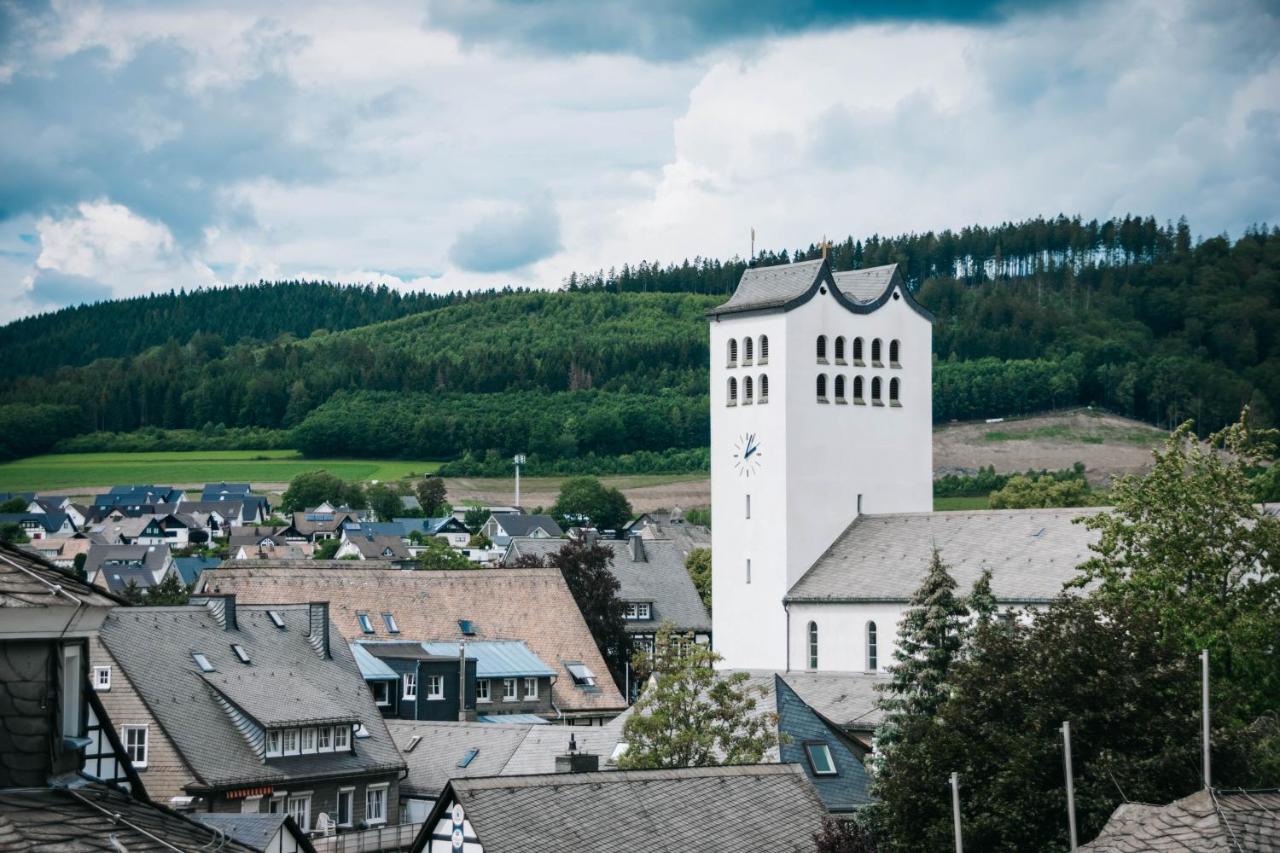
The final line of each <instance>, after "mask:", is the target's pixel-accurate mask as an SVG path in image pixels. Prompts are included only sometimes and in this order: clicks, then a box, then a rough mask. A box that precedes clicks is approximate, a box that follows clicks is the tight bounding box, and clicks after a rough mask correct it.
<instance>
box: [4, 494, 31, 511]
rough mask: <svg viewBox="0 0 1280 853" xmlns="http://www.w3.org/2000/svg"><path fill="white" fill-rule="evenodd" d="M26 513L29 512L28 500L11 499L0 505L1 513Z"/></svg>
mask: <svg viewBox="0 0 1280 853" xmlns="http://www.w3.org/2000/svg"><path fill="white" fill-rule="evenodd" d="M26 511H27V499H26V498H9V499H8V500H7V501H5V502H4V503H0V512H4V513H11V512H26Z"/></svg>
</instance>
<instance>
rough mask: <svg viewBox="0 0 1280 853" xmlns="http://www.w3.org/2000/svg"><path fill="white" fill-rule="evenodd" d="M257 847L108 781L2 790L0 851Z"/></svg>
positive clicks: (237, 852)
mask: <svg viewBox="0 0 1280 853" xmlns="http://www.w3.org/2000/svg"><path fill="white" fill-rule="evenodd" d="M157 839H163V841H158V840H157ZM257 849H259V848H257V847H250V846H247V845H245V844H242V843H240V842H237V841H232V840H230V839H228V838H226V837H225V836H223V835H221V833H219V832H218V831H217V830H215V829H213V828H212V827H208V826H204V825H202V824H199V823H196V822H195V821H194V820H191V819H190V818H187V817H185V816H183V815H180V814H178V813H177V812H173V811H170V810H169V809H167V808H164V807H163V806H158V805H154V804H152V803H145V802H142V801H141V800H135V799H133V798H132V797H130V796H128V795H126V794H124V793H122V792H121V791H119V790H116V789H114V788H111V787H109V786H107V785H102V784H97V783H92V782H85V783H81V784H78V785H76V786H75V787H68V788H22V789H10V790H0V850H32V851H35V850H41V851H63V853H82V851H83V853H90V851H104V853H118V852H119V851H120V850H128V851H129V853H153V851H154V853H160V851H165V853H171V851H173V850H182V851H195V850H209V851H213V850H217V851H222V853H252V851H254V850H257Z"/></svg>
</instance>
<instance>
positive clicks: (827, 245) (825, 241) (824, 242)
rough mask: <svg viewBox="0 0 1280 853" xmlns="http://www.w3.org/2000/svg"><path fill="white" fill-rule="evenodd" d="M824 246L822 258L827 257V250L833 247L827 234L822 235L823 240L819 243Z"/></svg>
mask: <svg viewBox="0 0 1280 853" xmlns="http://www.w3.org/2000/svg"><path fill="white" fill-rule="evenodd" d="M818 245H819V246H820V247H821V248H822V259H823V260H824V261H825V260H826V259H827V250H828V249H830V248H831V241H830V240H828V239H827V235H826V234H823V235H822V242H821V243H819V244H818Z"/></svg>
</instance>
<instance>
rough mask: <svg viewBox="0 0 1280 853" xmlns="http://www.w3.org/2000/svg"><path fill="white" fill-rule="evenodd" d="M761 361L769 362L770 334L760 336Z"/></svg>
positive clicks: (762, 362) (763, 362)
mask: <svg viewBox="0 0 1280 853" xmlns="http://www.w3.org/2000/svg"><path fill="white" fill-rule="evenodd" d="M760 363H761V364H768V363H769V336H768V335H761V336H760Z"/></svg>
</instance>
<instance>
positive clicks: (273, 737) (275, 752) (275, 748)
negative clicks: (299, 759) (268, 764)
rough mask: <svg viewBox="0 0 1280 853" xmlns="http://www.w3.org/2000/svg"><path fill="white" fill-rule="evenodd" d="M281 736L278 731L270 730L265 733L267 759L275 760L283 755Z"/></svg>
mask: <svg viewBox="0 0 1280 853" xmlns="http://www.w3.org/2000/svg"><path fill="white" fill-rule="evenodd" d="M283 734H284V733H283V732H281V731H280V730H279V729H271V730H270V731H268V732H267V758H275V757H277V756H280V755H283V754H284V751H283V742H284V737H283Z"/></svg>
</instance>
